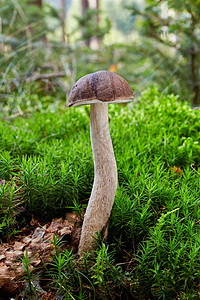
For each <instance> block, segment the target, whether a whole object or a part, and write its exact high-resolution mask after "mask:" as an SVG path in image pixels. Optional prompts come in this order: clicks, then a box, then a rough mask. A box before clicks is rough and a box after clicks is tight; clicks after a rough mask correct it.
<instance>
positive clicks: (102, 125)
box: [78, 103, 117, 257]
mask: <svg viewBox="0 0 200 300" xmlns="http://www.w3.org/2000/svg"><path fill="white" fill-rule="evenodd" d="M90 136H91V143H92V150H93V158H94V184H93V188H92V193H91V196H90V199H89V202H88V206H87V210H86V213H85V216H84V222H83V227H82V233H81V239H80V243H79V251H78V254H79V256H80V257H81V256H83V254H84V253H85V252H87V251H91V249H92V248H93V241H94V236H95V234H96V233H97V232H99V233H102V232H104V234H105V230H106V227H107V225H108V220H109V216H110V212H111V209H112V206H113V202H114V199H115V194H116V189H117V166H116V160H115V155H114V151H113V146H112V140H111V137H110V132H109V123H108V104H107V103H95V104H92V105H91V114H90Z"/></svg>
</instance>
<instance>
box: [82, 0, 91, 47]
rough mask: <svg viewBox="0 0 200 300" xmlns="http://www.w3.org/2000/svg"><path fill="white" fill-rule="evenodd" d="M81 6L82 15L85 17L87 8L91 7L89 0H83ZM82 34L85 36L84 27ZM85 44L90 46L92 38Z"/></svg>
mask: <svg viewBox="0 0 200 300" xmlns="http://www.w3.org/2000/svg"><path fill="white" fill-rule="evenodd" d="M81 7H82V17H84V16H85V12H86V10H87V9H88V8H89V2H88V0H81ZM82 35H83V37H84V28H82ZM85 44H86V45H87V46H90V39H88V40H86V41H85Z"/></svg>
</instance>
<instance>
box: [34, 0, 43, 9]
mask: <svg viewBox="0 0 200 300" xmlns="http://www.w3.org/2000/svg"><path fill="white" fill-rule="evenodd" d="M34 3H35V5H37V6H39V7H42V0H35V1H34Z"/></svg>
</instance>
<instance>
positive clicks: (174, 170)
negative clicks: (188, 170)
mask: <svg viewBox="0 0 200 300" xmlns="http://www.w3.org/2000/svg"><path fill="white" fill-rule="evenodd" d="M174 174H175V177H178V176H182V175H183V171H182V170H181V169H179V168H178V167H176V166H174V167H171V176H173V175H174Z"/></svg>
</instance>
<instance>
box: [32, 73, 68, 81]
mask: <svg viewBox="0 0 200 300" xmlns="http://www.w3.org/2000/svg"><path fill="white" fill-rule="evenodd" d="M64 76H66V74H65V73H64V72H59V73H49V74H36V75H33V76H30V77H28V78H26V83H29V82H31V81H36V80H40V79H49V78H54V77H64Z"/></svg>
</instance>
